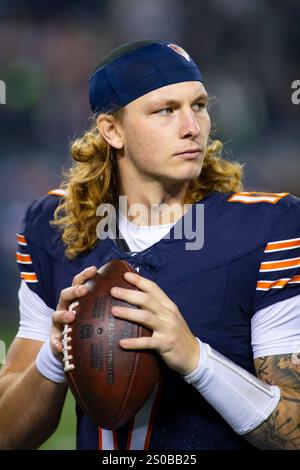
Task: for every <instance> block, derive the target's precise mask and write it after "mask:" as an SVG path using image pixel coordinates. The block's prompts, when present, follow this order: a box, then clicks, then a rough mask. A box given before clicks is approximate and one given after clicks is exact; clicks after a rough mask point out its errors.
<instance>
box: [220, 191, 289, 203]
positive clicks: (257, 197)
mask: <svg viewBox="0 0 300 470" xmlns="http://www.w3.org/2000/svg"><path fill="white" fill-rule="evenodd" d="M288 195H289V193H260V192H257V191H251V192H248V191H241V192H238V193H234V194H232V195H231V196H230V197H229V198H228V199H227V201H228V202H242V203H243V204H256V203H258V202H268V203H269V204H276V203H277V202H278V201H280V199H282V198H284V197H286V196H288Z"/></svg>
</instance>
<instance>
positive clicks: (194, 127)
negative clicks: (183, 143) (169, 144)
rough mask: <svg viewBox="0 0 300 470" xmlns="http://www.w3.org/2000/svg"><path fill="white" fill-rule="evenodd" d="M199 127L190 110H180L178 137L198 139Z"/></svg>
mask: <svg viewBox="0 0 300 470" xmlns="http://www.w3.org/2000/svg"><path fill="white" fill-rule="evenodd" d="M199 135H200V126H199V123H198V121H197V119H196V116H195V113H194V112H193V110H192V109H186V110H182V114H181V116H180V137H181V138H186V137H192V138H195V137H198V136H199Z"/></svg>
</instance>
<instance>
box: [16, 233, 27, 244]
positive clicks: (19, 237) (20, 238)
mask: <svg viewBox="0 0 300 470" xmlns="http://www.w3.org/2000/svg"><path fill="white" fill-rule="evenodd" d="M17 242H18V243H19V245H27V241H26V238H25V237H24V235H20V234H19V233H17Z"/></svg>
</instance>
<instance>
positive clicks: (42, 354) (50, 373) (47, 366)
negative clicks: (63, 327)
mask: <svg viewBox="0 0 300 470" xmlns="http://www.w3.org/2000/svg"><path fill="white" fill-rule="evenodd" d="M35 365H36V368H37V369H38V371H39V372H40V373H41V374H42V375H43V376H44V377H46V379H49V380H51V381H52V382H57V383H63V382H66V377H65V374H64V367H63V363H62V362H61V361H60V360H59V359H57V358H56V357H55V356H54V354H53V352H52V350H51V346H50V338H48V339H47V341H46V342H45V343H44V344H43V346H42V347H41V349H40V351H39V353H38V355H37V358H36V360H35Z"/></svg>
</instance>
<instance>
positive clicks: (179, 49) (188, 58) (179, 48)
mask: <svg viewBox="0 0 300 470" xmlns="http://www.w3.org/2000/svg"><path fill="white" fill-rule="evenodd" d="M168 47H169V48H170V49H173V51H175V52H177V54H180V55H182V57H184V58H185V59H186V60H188V61H189V62H190V61H191V59H190V56H189V55H188V53H187V52H186V51H185V50H184V49H182V47H180V46H177V45H176V44H168Z"/></svg>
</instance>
